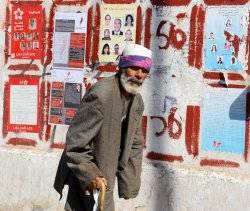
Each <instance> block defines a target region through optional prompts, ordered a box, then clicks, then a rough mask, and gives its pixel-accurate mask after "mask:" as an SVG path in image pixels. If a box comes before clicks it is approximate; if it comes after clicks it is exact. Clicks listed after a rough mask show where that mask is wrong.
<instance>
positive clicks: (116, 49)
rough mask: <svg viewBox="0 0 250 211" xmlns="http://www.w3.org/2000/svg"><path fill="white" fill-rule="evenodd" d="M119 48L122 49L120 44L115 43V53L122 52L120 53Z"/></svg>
mask: <svg viewBox="0 0 250 211" xmlns="http://www.w3.org/2000/svg"><path fill="white" fill-rule="evenodd" d="M119 49H120V47H119V45H118V44H115V45H114V53H115V55H119V54H120V53H119Z"/></svg>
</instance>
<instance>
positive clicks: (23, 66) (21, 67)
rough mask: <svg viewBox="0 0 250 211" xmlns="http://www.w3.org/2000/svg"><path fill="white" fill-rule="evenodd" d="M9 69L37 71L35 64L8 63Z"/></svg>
mask: <svg viewBox="0 0 250 211" xmlns="http://www.w3.org/2000/svg"><path fill="white" fill-rule="evenodd" d="M8 69H9V70H23V71H30V70H33V71H38V70H39V67H38V66H37V65H36V64H16V65H10V66H9V67H8Z"/></svg>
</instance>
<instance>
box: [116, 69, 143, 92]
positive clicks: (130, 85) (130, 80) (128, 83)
mask: <svg viewBox="0 0 250 211" xmlns="http://www.w3.org/2000/svg"><path fill="white" fill-rule="evenodd" d="M120 81H121V84H122V87H123V88H124V89H125V91H126V92H128V93H130V94H132V95H136V94H137V93H139V92H140V91H141V89H142V82H143V80H142V79H141V80H138V79H137V78H135V77H128V76H127V74H126V73H125V72H124V71H123V72H122V73H121V77H120ZM136 82H138V83H136Z"/></svg>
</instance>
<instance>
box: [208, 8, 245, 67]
mask: <svg viewBox="0 0 250 211" xmlns="http://www.w3.org/2000/svg"><path fill="white" fill-rule="evenodd" d="M247 10H248V9H247V8H244V7H240V6H227V7H226V6H224V7H208V8H207V10H206V23H205V52H204V53H205V68H206V69H208V70H214V71H216V70H225V71H227V70H233V71H236V72H239V71H242V70H243V69H244V65H243V64H244V60H245V54H246V37H247V27H248V11H247Z"/></svg>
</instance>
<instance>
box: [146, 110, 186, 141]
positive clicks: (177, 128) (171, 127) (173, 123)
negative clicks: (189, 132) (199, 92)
mask: <svg viewBox="0 0 250 211" xmlns="http://www.w3.org/2000/svg"><path fill="white" fill-rule="evenodd" d="M176 111H177V108H176V107H173V108H171V109H170V113H169V115H168V117H167V118H166V119H165V118H163V117H159V116H151V117H150V119H158V120H160V121H161V122H162V125H163V127H162V129H161V130H160V131H157V132H155V136H156V137H159V136H162V135H163V134H164V133H165V131H166V130H167V129H168V135H169V137H171V138H173V139H179V138H180V136H181V133H182V125H181V122H180V121H179V120H177V119H176V118H175V113H176Z"/></svg>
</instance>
